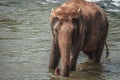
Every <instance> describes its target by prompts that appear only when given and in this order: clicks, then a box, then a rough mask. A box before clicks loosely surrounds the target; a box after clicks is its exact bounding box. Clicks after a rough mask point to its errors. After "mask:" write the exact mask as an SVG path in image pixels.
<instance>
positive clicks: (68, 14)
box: [49, 0, 109, 77]
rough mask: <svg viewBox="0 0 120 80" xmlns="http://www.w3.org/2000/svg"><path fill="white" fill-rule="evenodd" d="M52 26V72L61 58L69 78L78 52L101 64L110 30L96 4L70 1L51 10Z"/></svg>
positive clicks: (63, 69)
mask: <svg viewBox="0 0 120 80" xmlns="http://www.w3.org/2000/svg"><path fill="white" fill-rule="evenodd" d="M50 25H51V29H52V35H53V43H52V52H51V55H50V62H49V69H55V68H56V67H57V66H58V64H59V60H60V57H61V60H62V75H63V76H65V77H68V76H69V71H74V70H75V68H76V62H77V57H78V55H79V51H83V52H84V53H85V54H86V55H87V56H88V58H89V59H90V60H91V61H93V62H95V63H99V62H100V59H101V54H102V51H103V48H104V45H106V47H107V44H106V37H107V33H108V26H109V24H108V20H107V18H106V14H105V13H104V11H103V9H102V8H100V7H99V6H97V5H96V4H95V3H93V2H87V1H84V0H70V1H68V2H66V3H64V4H62V5H61V6H59V7H57V8H55V9H52V11H51V14H50ZM107 50H108V48H107Z"/></svg>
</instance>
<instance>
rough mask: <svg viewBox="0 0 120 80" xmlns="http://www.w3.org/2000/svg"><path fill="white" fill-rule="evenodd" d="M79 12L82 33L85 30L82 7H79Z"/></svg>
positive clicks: (80, 31)
mask: <svg viewBox="0 0 120 80" xmlns="http://www.w3.org/2000/svg"><path fill="white" fill-rule="evenodd" d="M78 13H79V33H80V34H81V33H82V32H83V31H84V29H83V28H84V17H83V14H82V8H79V9H78Z"/></svg>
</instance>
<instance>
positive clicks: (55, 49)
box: [49, 40, 60, 70]
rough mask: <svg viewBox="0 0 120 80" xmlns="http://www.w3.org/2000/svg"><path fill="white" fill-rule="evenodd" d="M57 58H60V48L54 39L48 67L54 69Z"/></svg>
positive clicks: (57, 61) (56, 64)
mask: <svg viewBox="0 0 120 80" xmlns="http://www.w3.org/2000/svg"><path fill="white" fill-rule="evenodd" d="M59 60H60V50H59V47H58V43H57V42H56V41H55V40H53V43H52V51H51V54H50V60H49V69H50V70H54V69H55V68H56V67H57V66H58V64H59Z"/></svg>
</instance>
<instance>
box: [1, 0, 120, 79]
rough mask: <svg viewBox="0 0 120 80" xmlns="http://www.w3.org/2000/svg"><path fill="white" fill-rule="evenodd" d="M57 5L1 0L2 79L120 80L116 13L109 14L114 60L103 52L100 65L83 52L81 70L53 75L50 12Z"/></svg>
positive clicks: (31, 0)
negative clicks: (60, 76)
mask: <svg viewBox="0 0 120 80" xmlns="http://www.w3.org/2000/svg"><path fill="white" fill-rule="evenodd" d="M57 5H59V4H58V3H57V4H55V3H54V4H53V3H43V2H41V1H40V0H0V80H61V79H62V80H120V17H119V16H116V14H113V13H108V14H107V16H108V19H109V22H110V28H109V35H108V39H107V42H108V46H109V49H110V57H109V59H110V61H108V60H106V59H105V55H103V57H102V61H101V62H102V63H101V64H99V65H95V64H91V63H87V62H86V63H83V62H85V60H86V59H87V58H86V56H85V55H84V54H82V53H80V55H79V58H78V66H77V70H76V71H74V72H71V75H70V77H69V78H53V77H50V73H49V71H48V62H49V53H50V49H51V39H52V37H51V29H50V26H49V13H50V10H51V8H52V7H55V6H57ZM105 53H106V52H105V50H104V51H103V54H105ZM81 63H82V64H81ZM81 68H85V69H83V70H81Z"/></svg>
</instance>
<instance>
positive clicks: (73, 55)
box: [70, 47, 79, 71]
mask: <svg viewBox="0 0 120 80" xmlns="http://www.w3.org/2000/svg"><path fill="white" fill-rule="evenodd" d="M73 48H74V49H72V51H71V54H70V70H71V71H75V68H76V64H77V57H78V55H79V49H77V48H76V47H73Z"/></svg>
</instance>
